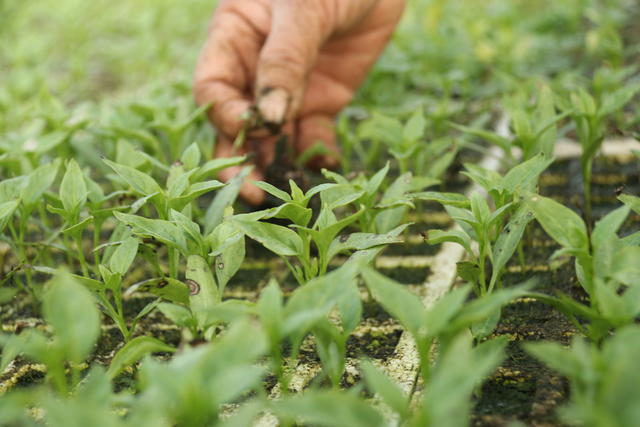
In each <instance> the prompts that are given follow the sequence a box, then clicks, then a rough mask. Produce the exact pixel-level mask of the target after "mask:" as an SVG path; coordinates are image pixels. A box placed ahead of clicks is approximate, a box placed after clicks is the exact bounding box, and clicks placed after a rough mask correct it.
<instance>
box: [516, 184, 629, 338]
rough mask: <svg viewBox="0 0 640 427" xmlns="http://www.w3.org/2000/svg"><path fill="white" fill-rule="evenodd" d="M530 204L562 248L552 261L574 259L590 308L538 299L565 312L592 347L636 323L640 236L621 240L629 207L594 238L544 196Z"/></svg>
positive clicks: (549, 298) (614, 213) (618, 212)
mask: <svg viewBox="0 0 640 427" xmlns="http://www.w3.org/2000/svg"><path fill="white" fill-rule="evenodd" d="M525 203H526V205H527V206H528V208H529V209H530V210H531V212H533V214H534V216H535V217H536V220H537V221H538V222H539V223H540V225H541V226H542V228H544V230H545V231H546V232H547V234H548V235H549V236H551V238H553V239H554V240H555V241H556V242H557V243H559V244H560V246H561V249H559V250H558V251H556V252H555V253H554V254H553V255H552V259H554V258H558V257H561V256H571V257H575V269H576V276H577V277H578V281H579V283H580V285H581V286H582V288H583V289H584V291H585V292H586V293H587V295H588V296H589V302H588V304H582V303H580V302H578V301H575V300H573V299H572V298H570V297H568V296H565V295H560V296H558V297H553V296H548V295H542V294H535V297H536V298H538V299H540V300H542V301H543V302H547V303H549V304H552V305H554V306H555V307H557V308H558V309H559V310H561V311H562V312H563V313H564V314H565V315H567V316H568V318H569V319H570V320H571V321H572V322H573V324H574V325H575V326H576V328H577V329H578V330H579V331H580V332H582V333H583V334H584V335H586V336H587V337H589V339H591V340H592V341H593V342H600V341H601V340H602V339H604V338H605V337H606V336H607V335H609V333H610V332H611V331H612V330H614V329H617V328H621V327H623V326H626V325H629V324H632V323H634V322H635V320H636V318H637V317H638V315H640V267H639V266H638V262H637V261H638V259H640V246H638V233H636V234H632V235H630V236H628V237H625V238H619V237H618V236H617V231H618V229H619V228H620V226H621V225H622V224H623V223H624V221H625V219H626V218H627V216H628V214H629V207H628V206H622V207H620V208H618V209H616V210H614V211H612V212H611V213H609V214H608V215H607V216H605V217H604V218H603V219H601V220H600V221H598V222H597V223H596V225H595V227H594V229H593V233H592V234H591V235H590V236H589V234H588V233H587V225H586V224H585V223H584V221H583V220H582V219H581V218H580V216H578V215H577V214H576V213H575V212H573V211H572V210H571V209H569V208H567V207H565V206H563V205H561V204H560V203H558V202H556V201H554V200H552V199H549V198H546V197H543V196H539V195H528V196H527V197H526V198H525ZM579 319H584V320H586V321H587V322H586V323H584V322H581V321H580V320H579Z"/></svg>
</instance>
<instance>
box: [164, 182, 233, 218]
mask: <svg viewBox="0 0 640 427" xmlns="http://www.w3.org/2000/svg"><path fill="white" fill-rule="evenodd" d="M222 187H224V184H223V183H221V182H220V181H216V180H212V181H205V182H196V183H195V184H191V185H190V186H189V188H187V189H186V190H185V192H184V194H182V195H181V196H179V197H175V198H173V199H171V200H170V201H169V206H170V207H171V208H172V209H175V210H177V211H181V210H183V209H184V208H185V206H187V205H188V204H189V203H191V202H192V201H194V200H195V199H197V198H198V197H200V196H202V195H203V194H206V193H208V192H210V191H213V190H217V189H219V188H222Z"/></svg>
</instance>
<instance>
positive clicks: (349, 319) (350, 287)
mask: <svg viewBox="0 0 640 427" xmlns="http://www.w3.org/2000/svg"><path fill="white" fill-rule="evenodd" d="M338 310H339V311H340V319H341V325H342V331H343V332H342V334H343V335H345V336H348V335H349V334H350V333H351V332H353V331H354V330H355V329H356V327H357V326H358V324H360V320H361V319H362V299H361V297H360V291H359V290H358V284H357V283H356V282H355V281H350V282H347V283H346V286H345V288H344V290H343V296H342V298H341V299H340V301H338Z"/></svg>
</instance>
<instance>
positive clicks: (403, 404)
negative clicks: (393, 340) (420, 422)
mask: <svg viewBox="0 0 640 427" xmlns="http://www.w3.org/2000/svg"><path fill="white" fill-rule="evenodd" d="M360 369H361V370H362V372H363V373H364V379H365V381H366V383H367V388H368V389H369V390H370V391H371V392H374V393H377V394H378V396H380V398H381V399H382V401H383V402H384V403H385V404H386V405H387V406H389V408H391V409H392V410H393V411H394V412H396V413H397V414H399V415H400V416H401V417H402V418H407V417H408V416H409V414H410V409H409V399H408V398H407V396H405V394H404V393H403V392H402V390H401V389H400V387H398V386H397V385H396V384H395V383H394V382H393V381H392V380H391V379H390V378H389V377H387V376H386V375H385V374H384V373H383V372H381V371H380V370H379V369H378V368H376V367H375V366H374V365H373V364H372V363H371V362H368V361H362V362H360Z"/></svg>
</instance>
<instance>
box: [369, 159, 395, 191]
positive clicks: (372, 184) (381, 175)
mask: <svg viewBox="0 0 640 427" xmlns="http://www.w3.org/2000/svg"><path fill="white" fill-rule="evenodd" d="M387 173H389V162H387V163H385V165H384V167H383V168H382V169H380V170H379V171H378V172H376V173H375V174H374V175H373V176H372V177H371V179H370V180H368V181H367V183H366V185H365V186H364V191H365V193H366V194H367V196H373V195H374V194H376V193H377V192H378V190H379V189H380V186H381V185H382V183H383V182H384V179H385V178H386V176H387Z"/></svg>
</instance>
